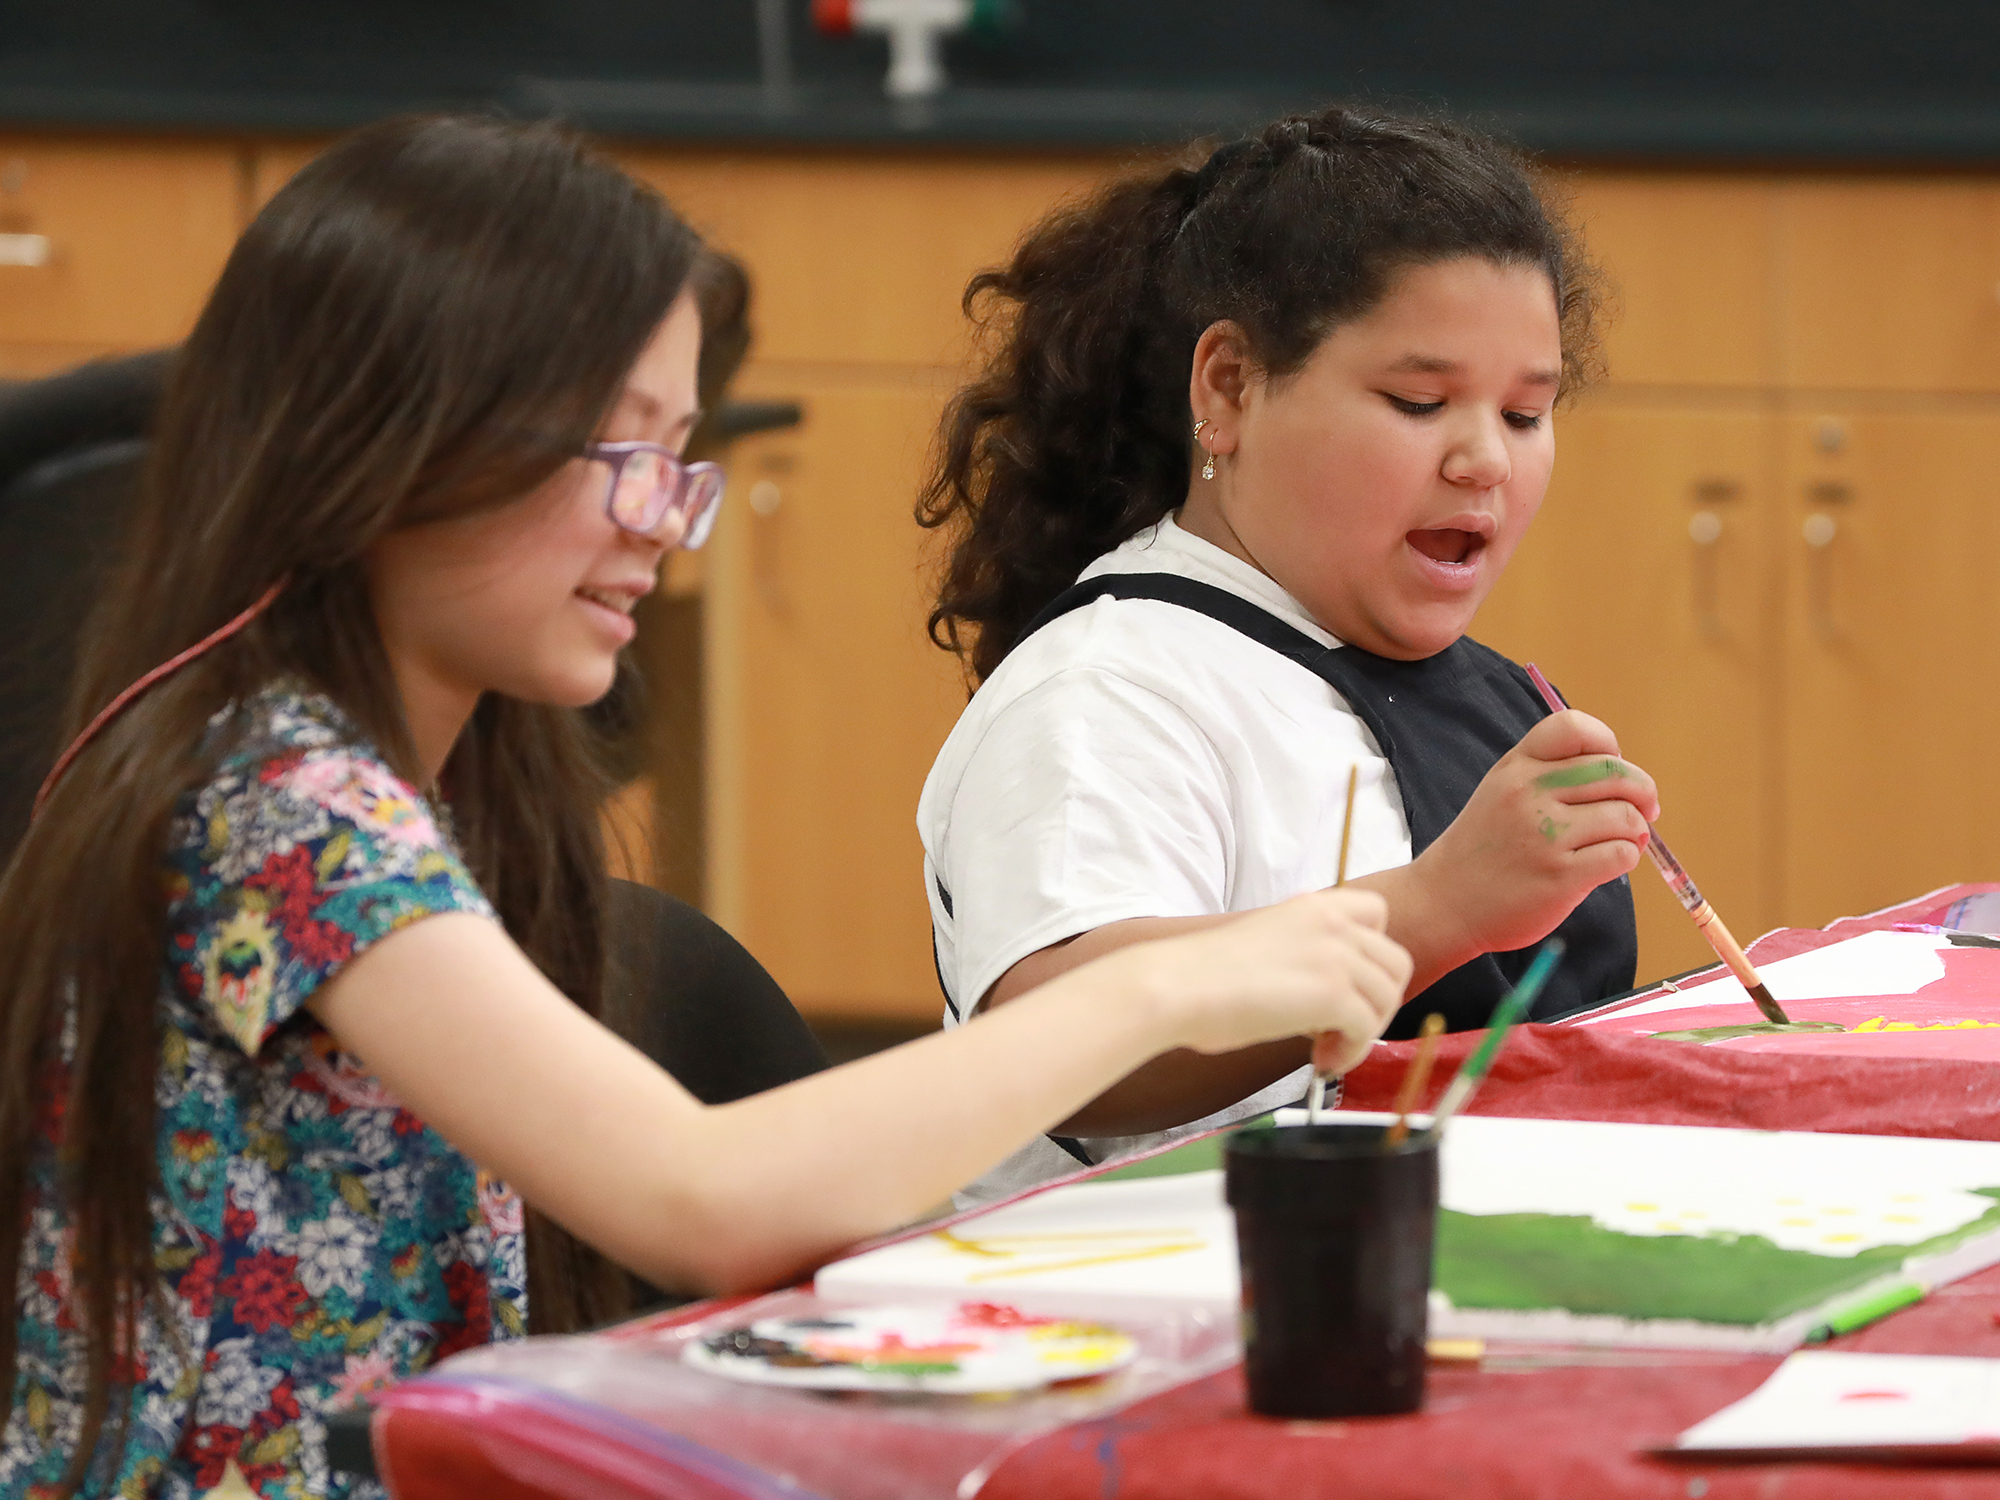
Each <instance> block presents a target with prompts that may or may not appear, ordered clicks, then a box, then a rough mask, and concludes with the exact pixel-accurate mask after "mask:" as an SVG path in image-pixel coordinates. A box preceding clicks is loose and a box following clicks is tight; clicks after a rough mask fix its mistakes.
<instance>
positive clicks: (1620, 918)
mask: <svg viewBox="0 0 2000 1500" xmlns="http://www.w3.org/2000/svg"><path fill="white" fill-rule="evenodd" d="M1107 596H1108V597H1110V598H1114V599H1157V600H1159V601H1161V602H1162V603H1165V604H1177V605H1179V606H1180V607H1181V608H1183V609H1191V610H1193V611H1195V612H1196V613H1197V614H1204V615H1207V616H1208V617H1209V618H1210V619H1212V620H1217V621H1220V622H1221V623H1222V624H1224V625H1227V626H1229V627H1230V628H1232V629H1234V630H1237V631H1240V632H1242V633H1243V634H1244V635H1247V636H1249V637H1250V639H1252V640H1253V641H1256V642H1257V643H1258V644H1260V645H1264V646H1268V647H1270V648H1271V649H1272V650H1273V651H1276V652H1277V653H1278V654H1279V655H1281V656H1286V657H1289V658H1290V659H1291V660H1293V661H1295V662H1297V663H1298V664H1299V665H1300V666H1302V667H1304V668H1305V669H1306V670H1307V671H1308V672H1311V673H1312V674H1313V675H1314V676H1316V677H1319V678H1321V679H1323V680H1324V681H1325V682H1326V683H1328V684H1329V685H1330V686H1331V687H1332V688H1333V690H1334V691H1335V692H1337V693H1339V694H1340V696H1341V697H1342V698H1343V699H1344V700H1345V701H1346V703H1347V706H1348V707H1349V708H1351V709H1353V710H1354V713H1355V715H1356V716H1357V717H1358V718H1359V719H1360V720H1361V722H1362V723H1363V724H1366V725H1367V726H1368V732H1369V733H1370V734H1372V735H1374V736H1375V743H1376V744H1377V745H1379V746H1380V747H1381V749H1382V754H1383V756H1384V757H1385V758H1386V759H1387V760H1388V762H1389V765H1390V767H1391V769H1393V770H1394V771H1395V773H1396V786H1397V788H1398V789H1399V790H1400V791H1401V793H1402V796H1403V814H1404V817H1405V818H1406V819H1407V820H1408V822H1409V825H1410V854H1411V857H1412V858H1414V857H1415V856H1417V855H1419V854H1421V853H1423V852H1424V850H1426V849H1428V848H1429V847H1430V846H1431V845H1432V844H1433V843H1435V842H1436V841H1437V838H1438V835H1439V834H1441V833H1443V832H1444V831H1445V829H1446V828H1447V827H1449V826H1450V824H1451V821H1452V820H1453V819H1454V818H1456V817H1457V816H1458V815H1459V813H1460V812H1461V811H1462V810H1463V809H1464V807H1465V804H1466V803H1467V802H1469V801H1471V800H1472V793H1473V789H1474V788H1475V787H1477V786H1478V785H1479V783H1480V781H1481V779H1482V778H1484V776H1485V775H1486V773H1487V772H1488V771H1490V770H1492V769H1493V766H1494V764H1495V763H1496V762H1497V761H1499V759H1500V757H1501V756H1503V755H1505V754H1506V753H1507V752H1508V751H1509V750H1511V749H1513V748H1514V746H1515V744H1516V743H1517V742H1518V741H1519V740H1520V738H1521V736H1522V735H1524V734H1526V733H1527V732H1528V731H1529V730H1530V729H1532V728H1533V727H1534V726H1535V725H1536V723H1538V722H1539V721H1540V720H1541V719H1542V718H1544V717H1545V716H1546V715H1547V713H1548V710H1547V708H1546V707H1545V706H1544V705H1543V703H1542V699H1541V695H1540V694H1539V693H1538V692H1536V691H1535V685H1534V683H1533V682H1532V681H1531V680H1530V679H1529V677H1528V674H1527V673H1526V672H1524V671H1522V670H1521V669H1520V668H1519V667H1517V666H1515V665H1514V663H1512V662H1511V661H1509V660H1507V658H1506V657H1504V656H1502V655H1501V654H1500V653H1499V652H1497V651H1493V650H1490V649H1489V648H1487V647H1485V646H1482V645H1480V644H1479V643H1478V642H1477V641H1475V640H1472V639H1470V638H1469V637H1461V638H1460V639H1459V640H1456V641H1454V642H1453V643H1452V644H1451V645H1449V646H1447V647H1446V648H1445V649H1444V650H1442V651H1440V652H1438V654H1437V655H1435V656H1428V657H1425V658H1424V659H1423V660H1422V661H1392V660H1390V659H1389V658H1388V657H1384V656H1374V655H1371V654H1370V653H1368V652H1366V651H1363V650H1362V649H1361V648H1360V647H1359V646H1331V647H1330V646H1322V645H1320V643H1319V642H1318V641H1315V640H1314V639H1313V638H1312V637H1311V636H1309V635H1307V634H1306V633H1305V632H1304V631H1302V630H1297V629H1294V628H1293V627H1292V626H1290V625H1287V624H1286V623H1285V622H1284V621H1283V620H1281V619H1279V618H1278V617H1277V616H1276V615H1274V614H1271V613H1270V612H1269V611H1267V610H1264V609H1260V608H1259V607H1258V606H1257V605H1255V604H1252V603H1251V602H1250V601H1249V600H1248V599H1244V598H1242V597H1241V596H1239V595H1236V594H1232V593H1230V592H1229V591H1228V590H1226V589H1219V588H1216V587H1214V586H1212V585H1210V584H1206V583H1199V582H1196V581H1195V580H1194V579H1192V578H1182V577H1180V576H1179V575H1178V574H1174V573H1113V574H1106V575H1105V576H1103V577H1099V578H1093V579H1090V580H1089V581H1088V582H1086V583H1079V584H1077V585H1076V586H1074V587H1073V588H1070V589H1068V590H1066V591H1065V592H1064V593H1062V594H1060V595H1058V596H1057V597H1056V598H1055V599H1054V600H1052V601H1051V602H1050V603H1049V605H1048V607H1047V608H1046V609H1044V610H1043V611H1042V612H1041V613H1040V614H1038V615H1036V616H1035V618H1034V619H1033V620H1032V621H1030V622H1029V624H1028V628H1027V629H1026V630H1024V631H1022V632H1021V635H1020V640H1017V641H1016V642H1015V644H1016V645H1019V644H1020V641H1024V640H1026V639H1027V638H1028V637H1029V636H1030V635H1033V634H1034V633H1035V632H1036V631H1037V630H1039V629H1041V628H1042V626H1044V625H1046V624H1048V623H1049V621H1051V620H1055V619H1059V618H1060V617H1061V616H1063V615H1066V614H1068V613H1069V612H1070V611H1071V610H1073V609H1077V608H1079V607H1080V606H1082V605H1085V604H1088V603H1090V602H1091V601H1092V600H1093V599H1101V598H1105V597H1107ZM949 909H950V903H949V900H948V899H947V901H946V910H947V911H948V910H949ZM1556 931H1557V932H1558V933H1560V934H1561V935H1562V938H1563V940H1564V941H1565V942H1566V943H1568V945H1569V952H1568V953H1567V954H1566V955H1565V957H1564V958H1563V961H1562V963H1561V965H1559V966H1558V967H1557V969H1556V971H1555V973H1553V974H1552V975H1550V976H1549V981H1548V983H1547V984H1546V985H1545V986H1544V987H1543V989H1542V993H1541V995H1540V997H1539V998H1538V999H1537V1000H1536V1001H1535V1005H1534V1009H1533V1010H1532V1011H1531V1012H1530V1015H1531V1016H1532V1017H1533V1018H1534V1019H1536V1020H1550V1019H1553V1018H1554V1017H1557V1016H1562V1015H1568V1014H1569V1013H1571V1012H1572V1011H1577V1010H1582V1009H1585V1008H1587V1007H1589V1006H1593V1005H1596V1004H1597V1003H1598V1002H1600V1001H1602V1000H1604V999H1605V998H1606V997H1608V996H1611V995H1616V994H1618V993H1620V992H1621V991H1624V990H1628V989H1630V988H1631V987H1632V978H1633V974H1634V973H1635V971H1636V970H1637V968H1638V965H1639V935H1638V928H1637V926H1636V925H1635V923H1634V919H1633V915H1632V887H1631V882H1630V881H1629V880H1627V879H1626V877H1624V876H1622V875H1621V876H1620V877H1619V878H1618V879H1616V880H1613V881H1607V882H1606V883H1605V884H1603V885H1601V886H1599V887H1598V888H1597V889H1596V890H1594V891H1592V892H1591V893H1590V894H1589V895H1588V896H1586V897H1584V899H1583V901H1582V903H1581V904H1580V905H1578V907H1577V908H1576V910H1575V911H1573V912H1571V913H1570V914H1569V916H1568V917H1567V918H1565V919H1564V920H1563V922H1562V924H1561V925H1560V926H1559V927H1557V928H1556ZM1534 954H1535V950H1534V949H1533V948H1522V949H1519V950H1517V951H1515V952H1512V953H1483V954H1481V955H1480V956H1479V957H1478V958H1475V959H1473V960H1472V961H1471V962H1470V963H1467V964H1464V965H1461V966H1460V967H1459V968H1456V969H1453V970H1452V971H1451V972H1450V973H1449V974H1447V975H1445V976H1444V977H1443V978H1442V979H1440V980H1438V981H1437V983H1435V984H1433V985H1432V986H1431V987H1430V988H1429V989H1427V990H1425V991H1424V992H1423V993H1422V994H1420V995H1418V996H1417V997H1416V998H1414V999H1412V1000H1410V1001H1409V1002H1408V1003H1406V1004H1405V1005H1404V1006H1403V1008H1402V1009H1401V1010H1400V1011H1398V1012H1397V1014H1396V1017H1395V1019H1394V1020H1392V1021H1391V1022H1390V1023H1389V1027H1388V1030H1387V1031H1385V1032H1384V1033H1383V1035H1384V1036H1386V1037H1389V1038H1391V1039H1394V1038H1398V1037H1407V1036H1414V1035H1416V1031H1417V1027H1418V1026H1420V1025H1421V1024H1422V1022H1423V1018H1424V1017H1425V1016H1426V1015H1428V1014H1429V1013H1430V1012H1432V1011H1437V1012H1439V1013H1440V1014H1442V1015H1443V1016H1444V1018H1445V1023H1446V1025H1448V1026H1449V1027H1450V1028H1451V1029H1452V1030H1453V1031H1465V1030H1470V1029H1473V1028H1475V1027H1480V1026H1484V1025H1485V1024H1486V1022H1487V1020H1488V1018H1489V1017H1490V1016H1491V1015H1492V1013H1493V1007H1494V1006H1495V1005H1497V1004H1498V1003H1499V1002H1500V997H1501V996H1503V995H1504V994H1506V993H1507V991H1508V990H1509V989H1511V988H1513V986H1514V983H1515V981H1516V980H1518V979H1519V978H1520V977H1521V975H1522V973H1523V972H1524V971H1525V970H1526V969H1527V967H1528V963H1529V961H1530V960H1531V959H1532V958H1533V957H1534Z"/></svg>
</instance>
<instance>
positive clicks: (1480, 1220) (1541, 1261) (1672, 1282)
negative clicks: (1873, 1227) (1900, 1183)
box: [1437, 1188, 2000, 1327]
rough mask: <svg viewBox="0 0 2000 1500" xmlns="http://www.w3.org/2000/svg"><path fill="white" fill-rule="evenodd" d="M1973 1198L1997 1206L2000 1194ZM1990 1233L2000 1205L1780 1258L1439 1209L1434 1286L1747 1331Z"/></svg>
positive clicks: (1764, 1250)
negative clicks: (1828, 1250) (1901, 1233)
mask: <svg viewBox="0 0 2000 1500" xmlns="http://www.w3.org/2000/svg"><path fill="white" fill-rule="evenodd" d="M1973 1191H1974V1192H1977V1193H1979V1194H1980V1195H1981V1196H1983V1197H1987V1198H1994V1199H2000V1188H1975V1189H1973ZM1996 1228H2000V1202H1996V1203H1995V1204H1994V1205H1993V1207H1992V1208H1990V1209H1989V1210H1987V1211H1986V1212H1985V1213H1984V1214H1982V1215H1981V1216H1980V1217H1979V1218H1977V1219H1974V1220H1973V1221H1972V1222H1971V1223H1970V1224H1965V1225H1961V1226H1960V1227H1959V1228H1957V1229H1954V1230H1951V1231H1949V1232H1948V1233H1945V1234H1941V1235H1938V1236H1936V1237H1935V1238H1933V1239H1928V1240H1923V1241H1921V1242H1919V1243H1917V1244H1914V1245H1878V1246H1875V1247H1873V1248H1871V1249H1867V1250H1863V1251H1861V1252H1860V1253H1859V1254H1858V1255H1849V1256H1833V1255H1814V1254H1812V1253H1811V1252H1810V1251H1806V1250H1786V1249H1783V1248H1781V1247H1780V1246H1777V1245H1774V1244H1772V1243H1771V1241H1769V1240H1767V1239H1765V1238H1764V1237H1763V1236H1762V1235H1758V1234H1716V1233H1711V1234H1706V1235H1691V1234H1662V1235H1638V1234H1623V1233H1620V1232H1619V1231H1618V1230H1615V1229H1606V1228H1605V1227H1604V1226H1603V1225H1601V1224H1598V1223H1596V1222H1595V1221H1593V1220H1591V1219H1589V1218H1585V1217H1583V1216H1581V1215H1574V1216H1572V1215H1556V1214H1478V1215H1475V1214H1463V1213H1457V1212H1455V1211H1453V1210H1451V1209H1444V1210H1442V1211H1441V1212H1440V1213H1439V1214H1438V1228H1437V1286H1438V1289H1439V1290H1440V1291H1442V1292H1443V1293H1444V1294H1445V1295H1446V1296H1448V1297H1450V1298H1451V1300H1452V1303H1453V1305H1454V1306H1457V1307H1491V1308H1508V1309H1513V1310H1517V1311H1523V1312H1532V1311H1539V1310H1541V1309H1544V1308H1562V1309H1565V1310H1567V1311H1569V1312H1573V1313H1602V1314H1608V1315H1609V1316H1612V1317H1618V1318H1690V1319H1692V1320H1694V1321H1695V1322H1697V1323H1726V1324H1734V1325H1737V1326H1747V1327H1755V1326H1757V1325H1758V1324H1760V1323H1769V1322H1773V1321H1775V1320H1777V1319H1779V1318H1782V1317H1785V1316H1786V1315H1787V1314H1789V1313H1795V1312H1801V1311H1803V1310H1804V1309H1806V1308H1809V1307H1812V1306H1814V1305H1815V1304H1817V1303H1819V1302H1821V1301H1824V1300H1825V1299H1826V1298H1828V1297H1831V1296H1835V1295H1837V1294H1839V1293H1841V1292H1843V1291H1847V1290H1848V1289H1850V1288H1854V1287H1860V1286H1863V1285H1866V1284H1867V1283H1868V1282H1870V1281H1873V1280H1875V1279H1876V1278H1877V1277H1879V1276H1882V1275H1884V1274H1885V1273H1887V1272H1890V1271H1894V1270H1896V1269H1897V1268H1898V1267H1900V1266H1901V1265H1903V1263H1904V1262H1906V1261H1908V1260H1910V1259H1912V1258H1913V1257H1916V1256H1920V1255H1935V1254H1938V1253H1939V1252H1940V1251H1943V1250H1947V1249H1949V1248H1951V1247H1952V1246H1953V1245H1957V1244H1960V1243H1962V1242H1964V1241H1965V1240H1968V1239H1971V1238H1972V1237H1973V1236H1974V1235H1979V1234H1988V1233H1991V1232H1992V1231H1993V1230H1994V1229H1996Z"/></svg>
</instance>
